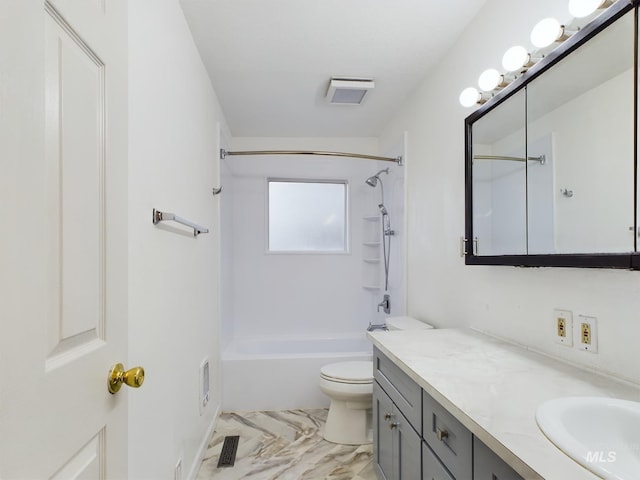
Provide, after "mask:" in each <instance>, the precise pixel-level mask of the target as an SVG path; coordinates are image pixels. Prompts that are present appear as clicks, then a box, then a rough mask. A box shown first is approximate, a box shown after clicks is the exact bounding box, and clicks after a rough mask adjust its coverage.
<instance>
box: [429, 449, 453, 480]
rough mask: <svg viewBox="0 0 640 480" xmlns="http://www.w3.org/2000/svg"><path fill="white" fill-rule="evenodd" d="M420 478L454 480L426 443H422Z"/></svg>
mask: <svg viewBox="0 0 640 480" xmlns="http://www.w3.org/2000/svg"><path fill="white" fill-rule="evenodd" d="M422 480H455V478H453V477H452V476H451V475H450V474H449V472H447V469H446V468H444V467H443V466H442V464H441V463H440V460H438V458H437V457H436V456H435V455H434V454H433V452H432V451H431V449H430V448H429V447H428V446H427V444H426V443H423V444H422Z"/></svg>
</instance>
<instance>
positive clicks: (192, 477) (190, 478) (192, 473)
mask: <svg viewBox="0 0 640 480" xmlns="http://www.w3.org/2000/svg"><path fill="white" fill-rule="evenodd" d="M219 416H220V405H218V408H217V409H216V412H215V414H214V415H213V420H212V422H211V425H209V428H207V433H206V434H205V436H204V438H203V439H202V442H201V443H200V448H198V453H197V454H196V457H195V460H194V461H193V464H192V465H191V468H190V469H189V475H187V477H186V478H185V480H196V477H197V476H198V471H199V470H200V465H202V460H203V459H204V455H205V454H206V453H207V446H208V445H209V440H211V436H212V435H213V431H214V430H215V428H216V423H217V422H218V417H219Z"/></svg>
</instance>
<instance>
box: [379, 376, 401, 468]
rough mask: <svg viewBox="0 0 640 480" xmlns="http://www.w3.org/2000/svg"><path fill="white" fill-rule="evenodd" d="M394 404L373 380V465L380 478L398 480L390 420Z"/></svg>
mask: <svg viewBox="0 0 640 480" xmlns="http://www.w3.org/2000/svg"><path fill="white" fill-rule="evenodd" d="M393 414H394V405H393V403H392V402H391V399H390V398H389V396H388V395H387V394H386V393H385V392H384V390H382V388H380V385H378V382H373V465H374V470H375V471H376V474H377V475H378V478H379V479H380V480H396V477H395V475H394V473H393V430H392V429H391V428H390V424H389V420H390V419H391V418H392V416H393Z"/></svg>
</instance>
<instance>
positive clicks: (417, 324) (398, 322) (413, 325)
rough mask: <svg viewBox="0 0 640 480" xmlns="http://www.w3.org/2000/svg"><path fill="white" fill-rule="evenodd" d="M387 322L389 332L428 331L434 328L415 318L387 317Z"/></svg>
mask: <svg viewBox="0 0 640 480" xmlns="http://www.w3.org/2000/svg"><path fill="white" fill-rule="evenodd" d="M385 322H386V324H387V328H388V329H389V330H428V329H430V328H433V325H429V324H428V323H424V322H421V321H420V320H417V319H415V318H413V317H387V319H386V320H385Z"/></svg>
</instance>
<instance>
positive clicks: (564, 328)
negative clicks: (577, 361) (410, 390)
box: [553, 308, 573, 347]
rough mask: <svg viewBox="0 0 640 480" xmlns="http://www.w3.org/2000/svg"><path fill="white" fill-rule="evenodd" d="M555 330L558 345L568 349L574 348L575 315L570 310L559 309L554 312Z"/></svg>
mask: <svg viewBox="0 0 640 480" xmlns="http://www.w3.org/2000/svg"><path fill="white" fill-rule="evenodd" d="M553 329H554V330H553V331H554V332H555V341H556V343H559V344H560V345H564V346H566V347H572V346H573V313H572V312H571V311H570V310H561V309H558V308H557V309H555V310H554V311H553ZM562 332H564V336H563V335H562Z"/></svg>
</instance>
